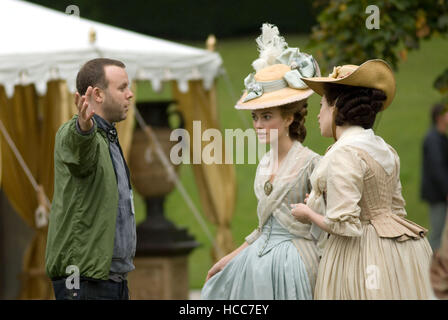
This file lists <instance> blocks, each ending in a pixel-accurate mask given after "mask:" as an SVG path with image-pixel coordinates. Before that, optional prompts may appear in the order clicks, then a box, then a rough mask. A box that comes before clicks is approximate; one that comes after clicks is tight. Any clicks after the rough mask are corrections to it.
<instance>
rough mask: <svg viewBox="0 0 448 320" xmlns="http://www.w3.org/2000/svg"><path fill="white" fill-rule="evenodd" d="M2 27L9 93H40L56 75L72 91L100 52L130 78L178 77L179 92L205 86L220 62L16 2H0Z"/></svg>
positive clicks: (2, 80) (1, 80)
mask: <svg viewBox="0 0 448 320" xmlns="http://www.w3.org/2000/svg"><path fill="white" fill-rule="evenodd" d="M79 9H80V15H81V16H82V8H79ZM0 30H1V37H0V39H1V43H2V44H1V45H0V85H2V86H4V87H5V90H6V93H7V95H8V97H11V96H12V94H13V92H14V86H15V85H17V84H20V85H26V84H31V83H33V84H34V85H35V87H36V90H37V92H38V93H39V94H40V95H44V94H45V92H46V86H47V82H48V81H49V80H54V79H63V80H66V81H67V85H68V88H69V89H70V91H72V92H74V91H75V78H76V74H77V72H78V70H79V68H80V66H81V65H82V64H83V63H84V62H86V61H88V60H90V59H93V58H97V57H102V56H104V57H108V58H115V59H118V60H121V61H123V62H124V63H125V64H126V69H127V72H128V74H129V77H130V80H131V81H132V80H149V81H151V82H152V86H153V88H154V89H155V90H158V89H159V88H160V87H161V83H162V82H163V81H169V80H176V81H177V83H178V86H179V89H180V90H181V91H182V92H186V91H187V90H188V81H189V80H198V79H203V84H204V87H205V88H206V89H209V88H210V87H211V86H212V84H213V79H214V78H215V77H216V76H217V74H218V73H219V70H220V67H221V64H222V60H221V57H220V56H219V54H217V53H213V52H209V51H207V50H202V49H197V48H193V47H189V46H186V45H181V44H177V43H174V42H170V41H165V40H161V39H157V38H154V37H150V36H145V35H141V34H138V33H135V32H131V31H127V30H123V29H120V28H115V27H112V26H108V25H105V24H101V23H97V22H93V21H90V20H87V19H83V18H80V17H78V16H76V15H69V14H66V13H64V12H59V11H56V10H51V9H48V8H45V7H42V6H39V5H36V4H32V3H28V2H24V1H19V0H1V1H0ZM93 33H94V34H95V36H94V37H93V38H96V40H95V41H92V34H93Z"/></svg>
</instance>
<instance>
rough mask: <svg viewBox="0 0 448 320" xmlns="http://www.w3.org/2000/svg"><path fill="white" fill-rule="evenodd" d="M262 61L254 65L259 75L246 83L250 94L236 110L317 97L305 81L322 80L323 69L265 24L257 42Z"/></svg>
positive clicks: (250, 77) (243, 96)
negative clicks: (313, 78)
mask: <svg viewBox="0 0 448 320" xmlns="http://www.w3.org/2000/svg"><path fill="white" fill-rule="evenodd" d="M256 42H257V44H258V49H259V51H260V57H259V58H258V59H257V60H255V61H254V62H253V63H252V66H253V67H254V69H255V71H256V72H254V73H251V74H249V75H248V76H247V77H246V79H245V80H244V85H245V87H246V90H245V91H244V93H243V95H242V97H241V98H240V99H239V101H238V102H237V103H236V105H235V108H236V109H247V110H255V109H264V108H270V107H277V106H281V105H284V104H288V103H292V102H296V101H300V100H304V99H307V98H308V97H309V96H311V95H312V94H313V91H312V90H311V89H310V88H308V86H307V84H306V83H305V82H303V81H302V80H301V78H302V77H305V78H309V77H315V76H320V70H319V65H318V64H317V62H316V60H315V59H314V58H313V57H312V56H311V55H309V54H306V53H302V52H300V50H299V48H289V47H288V44H287V43H286V41H285V39H284V38H283V37H281V36H280V35H279V31H278V28H277V27H276V26H274V25H271V24H267V23H265V24H263V26H262V34H261V35H260V36H259V37H258V38H257V40H256Z"/></svg>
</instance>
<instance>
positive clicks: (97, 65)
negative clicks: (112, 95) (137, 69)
mask: <svg viewBox="0 0 448 320" xmlns="http://www.w3.org/2000/svg"><path fill="white" fill-rule="evenodd" d="M106 66H117V67H120V68H126V66H125V65H124V63H123V62H121V61H118V60H114V59H107V58H97V59H93V60H90V61H87V62H86V63H85V64H84V65H83V66H82V68H81V70H79V72H78V75H77V76H76V90H77V91H78V93H79V94H80V95H84V94H85V93H86V91H87V88H88V87H89V86H92V87H99V88H101V89H107V86H108V85H109V83H108V82H107V80H106V73H105V71H104V68H105V67H106Z"/></svg>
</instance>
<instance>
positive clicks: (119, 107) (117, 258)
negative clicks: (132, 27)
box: [46, 58, 136, 299]
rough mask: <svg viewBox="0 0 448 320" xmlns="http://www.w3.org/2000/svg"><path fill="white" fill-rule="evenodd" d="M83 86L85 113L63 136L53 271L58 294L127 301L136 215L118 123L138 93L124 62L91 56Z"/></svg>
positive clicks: (51, 237) (50, 244) (57, 158)
mask: <svg viewBox="0 0 448 320" xmlns="http://www.w3.org/2000/svg"><path fill="white" fill-rule="evenodd" d="M76 87H77V92H76V96H75V102H76V105H77V108H78V114H77V115H75V116H74V117H73V118H72V119H71V120H70V121H68V122H66V123H64V124H63V125H62V126H61V127H60V128H59V130H58V132H57V134H56V141H55V151H54V166H55V186H54V197H53V201H52V206H51V213H50V222H49V230H48V239H47V250H46V272H47V275H48V276H49V277H50V278H51V279H52V282H53V288H54V292H55V297H56V299H128V298H129V294H128V286H127V280H126V278H127V274H128V272H130V271H132V270H133V269H135V267H134V265H133V258H134V256H135V247H136V230H135V215H134V205H133V199H132V189H131V183H130V175H129V169H128V167H127V165H126V161H125V159H124V157H123V153H122V150H121V147H120V144H119V141H118V136H117V132H116V130H115V126H114V125H115V123H116V122H119V121H122V120H125V119H126V116H127V112H128V110H129V108H130V101H131V99H132V98H133V94H132V92H131V90H130V88H129V79H128V75H127V73H126V70H125V65H124V64H123V63H122V62H120V61H117V60H112V59H104V58H100V59H94V60H90V61H88V62H87V63H86V64H85V65H84V66H83V67H82V68H81V69H80V71H79V72H78V75H77V78H76Z"/></svg>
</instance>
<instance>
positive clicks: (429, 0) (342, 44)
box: [310, 0, 448, 89]
mask: <svg viewBox="0 0 448 320" xmlns="http://www.w3.org/2000/svg"><path fill="white" fill-rule="evenodd" d="M372 4H373V5H376V6H377V7H378V9H379V29H370V30H369V29H368V28H367V27H366V19H367V18H368V17H369V16H370V15H371V12H369V13H366V8H367V7H368V6H369V5H372ZM316 5H317V6H318V7H320V8H321V12H320V14H319V16H318V17H317V20H318V25H317V26H315V27H314V28H313V32H312V36H311V41H310V45H311V46H316V47H318V53H317V58H318V59H319V61H322V62H323V67H324V69H325V71H328V70H329V68H330V67H332V66H336V65H341V64H360V63H362V62H364V61H366V60H368V59H372V58H381V59H384V60H386V61H387V62H388V63H389V64H390V65H391V66H392V67H393V68H394V69H398V65H399V62H400V61H402V60H406V58H407V53H408V51H410V50H415V49H418V48H419V45H420V41H421V40H422V39H429V38H431V37H432V36H434V35H442V36H446V35H447V33H448V1H447V0H377V1H370V0H331V1H329V0H319V1H317V2H316ZM447 62H448V53H447ZM444 74H445V75H443V74H442V75H441V76H440V77H438V80H437V81H436V82H435V84H434V85H435V87H436V88H438V89H441V88H446V87H447V86H448V76H447V74H448V69H447V70H446V71H445V73H444Z"/></svg>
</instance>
